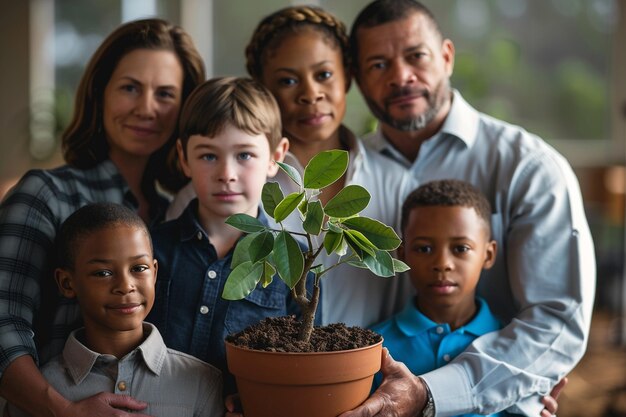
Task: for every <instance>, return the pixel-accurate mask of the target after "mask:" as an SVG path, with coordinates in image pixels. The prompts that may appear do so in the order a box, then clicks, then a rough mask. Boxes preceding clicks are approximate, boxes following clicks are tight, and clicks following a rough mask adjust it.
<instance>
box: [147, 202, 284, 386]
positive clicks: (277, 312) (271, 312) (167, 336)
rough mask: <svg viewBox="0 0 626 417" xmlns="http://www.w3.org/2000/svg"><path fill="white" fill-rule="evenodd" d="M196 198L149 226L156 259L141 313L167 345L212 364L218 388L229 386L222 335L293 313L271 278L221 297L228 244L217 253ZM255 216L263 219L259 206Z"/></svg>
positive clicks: (277, 281)
mask: <svg viewBox="0 0 626 417" xmlns="http://www.w3.org/2000/svg"><path fill="white" fill-rule="evenodd" d="M197 212H198V200H197V199H194V200H193V201H191V203H189V205H188V206H187V208H186V209H185V211H184V212H183V214H181V216H180V217H178V218H177V219H175V220H172V221H169V222H166V223H163V224H161V225H159V226H157V227H155V228H154V229H153V230H152V232H151V234H152V242H153V245H154V257H155V259H156V260H157V261H158V263H159V270H158V273H157V282H156V293H155V302H154V307H153V308H152V311H151V312H150V314H149V315H148V317H147V318H146V320H147V321H149V322H151V323H153V324H154V325H155V326H156V327H157V328H158V329H159V332H161V335H162V336H163V340H164V341H165V344H166V345H167V347H169V348H171V349H175V350H179V351H181V352H185V353H188V354H190V355H193V356H195V357H197V358H199V359H202V360H203V361H205V362H208V363H210V364H211V365H214V366H215V367H217V368H218V369H220V370H221V371H222V374H223V375H224V378H225V381H224V392H225V393H229V392H232V390H233V389H234V383H233V379H232V377H230V376H229V375H230V374H229V373H228V369H227V366H226V349H225V346H224V338H225V337H226V336H227V335H228V334H231V333H236V332H238V331H240V330H243V329H244V328H246V327H248V326H250V325H252V324H255V323H257V322H259V321H260V320H261V319H263V318H265V317H270V316H284V315H287V314H294V313H296V307H295V303H294V302H293V301H292V298H291V296H290V293H289V288H288V287H287V285H285V283H284V282H283V281H281V280H280V278H278V277H275V278H274V280H273V281H272V283H271V284H270V285H268V286H267V287H266V288H261V287H260V285H259V288H257V289H256V290H255V291H252V292H251V293H250V294H249V295H248V296H247V297H246V298H244V299H243V300H238V301H229V300H225V299H223V298H222V292H223V290H224V283H225V282H226V278H227V277H228V275H229V274H230V271H231V268H230V264H231V260H232V255H233V249H231V250H230V252H228V254H227V255H226V256H225V257H223V258H221V259H220V258H218V256H217V252H216V250H215V247H214V246H213V245H212V244H211V242H210V241H209V238H208V236H207V234H206V232H205V231H204V229H203V228H202V226H201V225H200V223H199V221H198V218H197ZM258 218H259V220H260V221H261V222H262V223H263V224H267V218H266V217H265V216H264V215H263V213H262V211H261V210H259V217H258Z"/></svg>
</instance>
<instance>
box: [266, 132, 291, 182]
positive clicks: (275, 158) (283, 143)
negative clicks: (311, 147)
mask: <svg viewBox="0 0 626 417" xmlns="http://www.w3.org/2000/svg"><path fill="white" fill-rule="evenodd" d="M288 150H289V139H287V138H282V139H281V140H280V142H278V146H276V149H274V153H273V154H272V160H271V161H270V167H269V169H268V171H267V176H268V177H269V178H272V177H273V176H274V175H276V173H277V172H278V164H277V163H276V162H283V160H284V159H285V154H286V153H287V151H288Z"/></svg>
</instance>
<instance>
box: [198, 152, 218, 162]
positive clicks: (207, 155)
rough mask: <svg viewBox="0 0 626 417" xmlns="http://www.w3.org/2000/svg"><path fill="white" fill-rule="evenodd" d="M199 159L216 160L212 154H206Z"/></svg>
mask: <svg viewBox="0 0 626 417" xmlns="http://www.w3.org/2000/svg"><path fill="white" fill-rule="evenodd" d="M200 159H203V160H205V161H215V160H216V159H217V156H216V155H215V154H212V153H207V154H204V155H202V156H200Z"/></svg>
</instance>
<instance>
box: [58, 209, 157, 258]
mask: <svg viewBox="0 0 626 417" xmlns="http://www.w3.org/2000/svg"><path fill="white" fill-rule="evenodd" d="M114 226H128V227H133V228H136V229H138V230H141V231H143V232H144V233H145V235H146V236H147V237H148V241H149V242H150V250H152V240H151V238H150V232H148V227H147V226H146V224H145V223H144V221H143V220H142V219H141V217H139V215H138V214H137V213H135V212H134V211H133V210H131V209H130V208H128V207H125V206H122V205H120V204H115V203H92V204H87V205H86V206H83V207H81V208H79V209H78V210H76V211H75V212H74V213H72V214H71V215H70V216H69V217H68V218H67V219H65V221H64V222H63V224H62V225H61V228H60V230H59V233H58V234H57V237H56V245H55V246H56V250H57V253H56V255H57V259H56V266H57V267H60V268H66V269H70V270H73V269H74V265H75V262H76V253H77V251H78V247H79V245H80V244H81V242H82V241H83V240H84V239H85V238H86V237H87V236H89V235H91V234H93V233H95V232H98V231H100V230H103V229H106V228H109V227H114Z"/></svg>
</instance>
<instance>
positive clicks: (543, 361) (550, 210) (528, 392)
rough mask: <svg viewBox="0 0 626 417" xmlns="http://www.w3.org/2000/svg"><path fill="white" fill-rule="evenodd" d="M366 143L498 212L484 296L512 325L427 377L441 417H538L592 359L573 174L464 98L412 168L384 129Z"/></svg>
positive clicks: (588, 284) (587, 239)
mask: <svg viewBox="0 0 626 417" xmlns="http://www.w3.org/2000/svg"><path fill="white" fill-rule="evenodd" d="M364 141H365V142H366V143H367V144H368V146H371V147H372V148H373V149H375V150H377V151H379V152H381V153H383V154H385V155H387V156H390V157H391V158H393V159H395V160H396V161H397V162H399V163H401V164H403V165H404V166H405V168H406V169H407V170H408V171H409V172H411V173H412V174H413V176H414V178H416V179H417V180H418V181H419V183H420V184H423V183H425V182H427V181H431V180H436V179H444V178H455V179H460V180H466V181H468V182H470V183H472V184H473V185H475V186H476V187H478V188H479V189H480V190H481V191H482V192H483V193H484V194H485V196H486V197H487V199H488V200H489V202H490V203H491V205H492V210H493V214H492V218H491V221H492V229H493V232H492V234H493V237H494V239H496V240H497V242H498V254H497V259H496V264H495V265H494V267H493V268H492V269H490V270H488V271H484V272H483V274H482V276H481V280H480V282H479V285H478V291H477V294H478V295H479V296H481V297H483V298H485V299H486V300H487V302H488V304H489V306H490V307H491V309H492V310H493V311H494V313H495V314H496V315H497V316H498V317H499V318H500V319H501V320H503V321H504V323H509V324H508V325H507V326H506V327H505V328H504V329H502V330H501V331H499V332H494V333H490V334H487V335H485V336H482V337H480V338H479V339H477V340H476V341H475V342H474V343H472V345H470V347H469V348H468V349H467V350H466V351H465V352H464V353H463V354H461V355H459V356H458V357H457V358H456V359H455V360H454V361H453V362H452V363H451V364H450V365H447V366H445V367H443V368H440V369H437V370H435V371H432V372H429V373H427V374H425V375H423V378H424V380H425V381H426V382H427V383H428V386H429V387H430V390H431V392H432V395H433V398H434V400H435V409H436V410H437V415H438V416H443V417H445V416H452V415H457V414H464V413H470V412H472V413H480V414H489V413H493V412H495V411H498V410H501V409H504V408H508V407H510V408H508V411H511V412H513V413H519V414H525V415H531V416H532V415H534V416H537V415H539V412H540V410H541V409H542V408H543V405H542V404H541V403H540V396H539V395H537V393H540V394H547V393H548V392H549V391H550V389H551V387H552V386H554V385H555V384H556V383H557V382H558V381H559V380H560V379H561V378H562V377H564V376H565V375H566V374H567V373H568V372H570V371H571V370H572V368H573V367H574V366H575V365H576V363H577V362H578V361H579V360H580V358H581V357H582V355H583V354H584V352H585V348H586V343H587V337H588V334H589V326H590V322H591V312H592V308H593V300H594V293H595V282H596V271H595V256H594V248H593V242H592V239H591V234H590V232H589V227H588V224H587V220H586V218H585V212H584V207H583V203H582V197H581V194H580V188H579V186H578V181H577V179H576V176H575V175H574V173H573V171H572V169H571V167H570V166H569V164H568V163H567V161H566V160H565V158H563V157H562V156H561V155H560V154H558V152H556V151H555V150H554V149H553V148H552V147H550V146H549V145H548V144H546V143H545V142H544V141H543V140H541V139H540V138H539V137H537V136H535V135H532V134H530V133H528V132H526V131H525V130H524V129H522V128H520V127H517V126H513V125H510V124H507V123H505V122H502V121H500V120H496V119H494V118H492V117H489V116H487V115H485V114H482V113H479V112H477V111H476V110H475V109H473V108H472V107H471V106H470V105H469V104H468V103H467V102H466V101H465V100H463V98H462V97H461V95H460V94H459V93H458V91H455V92H454V96H453V101H452V107H451V109H450V113H449V114H448V116H447V118H446V120H445V122H444V125H443V127H442V129H441V130H440V132H439V133H438V134H437V135H435V136H434V137H432V138H431V139H428V140H426V141H425V142H424V143H423V144H422V146H421V148H420V151H419V154H418V155H417V158H416V159H415V161H414V162H411V161H408V160H407V159H406V158H404V157H403V156H402V155H400V154H399V152H398V151H397V150H396V149H395V148H394V147H393V146H392V145H391V144H390V143H389V142H388V141H387V140H386V139H385V138H384V137H383V135H382V132H381V131H380V130H379V131H377V132H375V133H374V134H372V135H370V136H369V137H367V138H364Z"/></svg>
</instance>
